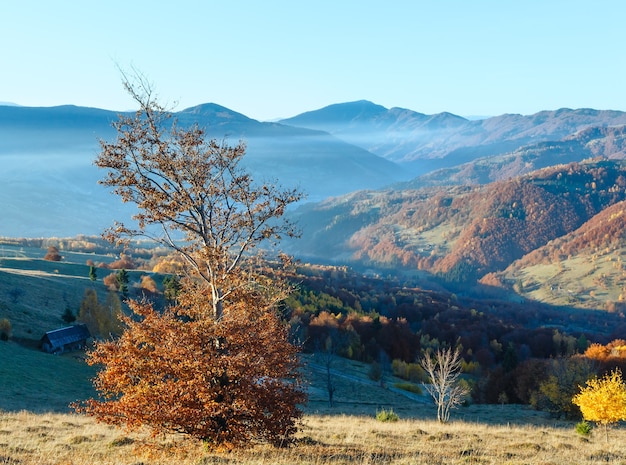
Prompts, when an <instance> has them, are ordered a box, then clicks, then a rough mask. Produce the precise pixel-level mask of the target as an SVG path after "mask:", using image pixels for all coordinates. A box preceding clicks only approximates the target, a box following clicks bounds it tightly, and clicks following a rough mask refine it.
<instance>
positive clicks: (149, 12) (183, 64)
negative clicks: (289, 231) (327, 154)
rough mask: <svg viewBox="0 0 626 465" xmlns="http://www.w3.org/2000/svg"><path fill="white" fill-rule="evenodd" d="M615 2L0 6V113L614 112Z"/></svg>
mask: <svg viewBox="0 0 626 465" xmlns="http://www.w3.org/2000/svg"><path fill="white" fill-rule="evenodd" d="M625 21H626V2H624V1H623V0H614V1H609V0H593V1H592V0H586V1H579V0H563V1H561V0H523V1H521V0H519V1H514V0H510V1H509V0H494V1H491V0H484V1H481V0H403V1H399V0H398V1H394V0H379V1H368V0H353V1H352V0H328V1H327V0H314V1H311V0H297V1H296V0H285V1H282V0H280V1H279V0H276V1H274V0H249V1H243V0H239V1H238V0H231V1H228V0H221V1H212V0H204V1H201V0H198V1H192V0H176V1H159V0H151V1H143V0H122V1H119V0H103V1H96V0H93V1H91V0H76V1H74V0H56V1H50V0H40V1H37V0H20V1H2V2H1V4H0V39H1V43H2V48H1V51H0V57H1V63H2V65H1V66H2V68H1V72H0V101H2V102H14V103H17V104H20V105H28V106H52V105H61V104H74V105H81V106H92V107H98V108H106V109H111V110H126V109H130V108H132V107H133V105H132V102H131V100H130V98H129V97H128V96H127V95H126V94H125V93H124V90H123V89H122V86H121V77H120V73H119V70H118V66H119V67H121V68H123V69H129V68H130V67H135V68H137V69H139V70H141V71H142V72H143V73H144V74H145V75H146V76H147V77H148V78H149V79H150V80H151V81H152V82H153V84H154V88H155V89H156V91H157V93H158V95H159V96H160V99H161V101H162V102H165V103H173V102H178V105H177V106H176V109H179V110H180V109H183V108H186V107H189V106H193V105H196V104H199V103H206V102H214V103H218V104H220V105H224V106H226V107H228V108H230V109H232V110H235V111H238V112H241V113H244V114H245V115H247V116H249V117H252V118H255V119H260V120H266V119H272V118H277V117H289V116H293V115H296V114H298V113H301V112H304V111H309V110H314V109H318V108H321V107H323V106H326V105H329V104H332V103H339V102H348V101H353V100H360V99H366V100H371V101H373V102H375V103H378V104H380V105H384V106H386V107H393V106H399V107H404V108H410V109H412V110H415V111H419V112H423V113H428V114H432V113H438V112H441V111H449V112H452V113H455V114H459V115H499V114H502V113H522V114H531V113H535V112H537V111H540V110H543V109H557V108H561V107H569V108H581V107H591V108H597V109H615V110H626V91H625V83H626V57H625V56H624V55H625V52H624V30H625V29H624V24H625Z"/></svg>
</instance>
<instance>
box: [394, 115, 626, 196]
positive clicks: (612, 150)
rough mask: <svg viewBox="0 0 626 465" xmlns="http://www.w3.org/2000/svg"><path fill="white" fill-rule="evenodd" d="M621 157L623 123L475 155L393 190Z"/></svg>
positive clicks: (625, 149)
mask: <svg viewBox="0 0 626 465" xmlns="http://www.w3.org/2000/svg"><path fill="white" fill-rule="evenodd" d="M598 156H599V157H606V158H611V159H624V158H625V157H626V126H612V127H590V128H587V129H584V130H582V131H580V132H577V133H575V134H572V135H570V136H567V137H565V138H564V139H563V140H560V141H546V142H539V143H536V144H532V145H526V146H522V147H519V148H518V149H516V150H514V151H513V152H510V153H506V154H503V155H495V156H491V157H484V158H478V159H476V160H473V161H470V162H468V163H463V164H460V165H457V166H454V167H450V168H442V169H439V170H435V171H432V172H431V173H428V174H425V175H422V176H419V177H417V178H415V179H413V180H411V181H407V182H403V183H399V184H398V185H396V186H394V187H395V188H397V189H416V188H420V187H424V186H438V185H449V184H488V183H490V182H494V181H503V180H506V179H510V178H512V177H515V176H520V175H523V174H528V173H531V172H532V171H536V170H538V169H541V168H546V167H549V166H553V165H558V164H566V163H572V162H581V161H583V160H585V159H588V158H593V157H598Z"/></svg>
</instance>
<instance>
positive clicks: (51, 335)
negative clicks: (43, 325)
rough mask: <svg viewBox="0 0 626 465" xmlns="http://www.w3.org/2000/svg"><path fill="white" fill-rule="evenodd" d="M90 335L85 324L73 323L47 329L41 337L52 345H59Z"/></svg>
mask: <svg viewBox="0 0 626 465" xmlns="http://www.w3.org/2000/svg"><path fill="white" fill-rule="evenodd" d="M90 336H91V335H90V334H89V330H88V329H87V326H85V325H74V326H67V327H65V328H60V329H55V330H53V331H48V332H47V333H46V334H45V335H44V336H43V338H42V339H47V340H48V341H49V342H50V344H51V345H52V346H54V347H59V346H63V345H65V344H71V343H73V342H78V341H81V340H83V339H87V338H88V337H90Z"/></svg>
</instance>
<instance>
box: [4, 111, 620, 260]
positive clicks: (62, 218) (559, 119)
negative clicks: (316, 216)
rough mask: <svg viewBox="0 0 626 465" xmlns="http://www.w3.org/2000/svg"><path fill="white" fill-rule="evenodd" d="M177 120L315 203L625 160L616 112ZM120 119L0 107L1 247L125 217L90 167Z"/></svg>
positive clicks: (109, 114)
mask: <svg viewBox="0 0 626 465" xmlns="http://www.w3.org/2000/svg"><path fill="white" fill-rule="evenodd" d="M173 115H174V116H175V117H176V118H177V119H178V121H179V124H180V125H182V126H185V125H191V124H198V125H200V126H201V127H203V128H206V130H207V134H208V135H209V136H210V137H215V138H218V139H226V140H228V141H231V142H233V143H234V142H236V141H238V140H240V139H242V140H244V141H245V142H246V144H247V145H248V156H247V157H246V161H245V162H246V164H247V166H248V167H249V169H250V170H251V171H252V173H253V175H254V177H255V178H256V179H257V180H261V181H262V180H277V181H279V182H280V183H281V184H284V185H287V186H299V187H300V188H301V189H302V190H303V191H305V192H306V193H307V194H308V195H309V197H308V201H319V200H322V199H324V198H327V197H332V196H342V195H346V194H348V193H351V192H356V191H359V190H371V189H380V188H382V187H384V186H391V185H395V189H396V190H398V189H415V188H421V187H424V186H428V185H431V186H432V185H434V186H436V185H450V184H459V185H464V184H468V183H470V184H476V183H489V182H493V181H498V180H505V179H508V178H511V177H514V176H517V175H520V174H524V173H529V172H531V171H533V170H536V169H539V168H545V167H548V166H551V165H552V164H554V163H570V162H572V161H576V162H579V161H582V160H583V159H586V158H591V157H596V156H602V157H607V158H623V157H624V156H626V155H625V153H626V149H625V146H626V143H625V142H624V135H625V133H626V130H625V129H624V127H625V126H624V125H626V113H623V112H619V111H608V110H592V109H579V110H570V109H560V110H554V111H543V112H539V113H536V114H534V115H528V116H523V115H514V114H505V115H500V116H496V117H491V118H487V119H483V120H469V119H466V118H462V117H460V116H457V115H453V114H451V113H447V112H443V113H439V114H435V115H426V114H423V113H419V112H416V111H412V110H409V109H404V108H397V107H394V108H391V109H387V108H385V107H383V106H381V105H377V104H374V103H372V102H369V101H367V100H361V101H357V102H348V103H340V104H335V105H330V106H328V107H325V108H322V109H320V110H315V111H311V112H306V113H303V114H301V115H297V116H294V117H292V118H287V119H285V120H281V121H279V122H271V123H270V122H259V121H257V120H254V119H252V118H249V117H247V116H246V115H243V114H241V113H238V112H235V111H232V110H230V109H228V108H226V107H223V106H221V105H218V104H215V103H206V104H201V105H196V106H193V107H189V108H185V109H183V110H181V111H177V112H175V113H173ZM117 117H118V112H113V111H108V110H102V109H97V108H85V107H76V106H72V105H64V106H58V107H21V106H7V105H4V106H3V105H0V163H1V166H0V201H1V202H3V204H4V205H6V207H5V211H7V212H10V213H11V214H10V215H8V216H7V217H6V221H5V222H4V225H3V226H2V227H0V235H22V236H33V235H38V236H41V235H73V234H79V233H87V234H88V233H97V232H99V231H100V230H101V229H102V224H101V223H104V226H106V225H108V224H110V218H109V216H110V217H112V218H116V217H117V216H119V213H116V212H119V211H121V210H119V208H120V207H119V204H118V200H117V199H116V198H114V197H113V196H111V195H109V194H108V192H106V191H104V189H103V188H101V186H98V185H97V180H98V179H99V178H100V177H102V174H103V173H100V172H98V170H97V169H96V168H95V167H94V166H93V165H92V161H93V160H94V158H95V156H96V155H97V153H98V151H99V144H98V140H99V139H105V140H106V139H110V138H112V137H115V132H114V130H113V129H112V128H111V123H112V122H113V121H115V120H116V119H117ZM438 168H440V170H439V171H436V170H437V169H438ZM419 174H422V175H423V176H422V177H418V178H415V179H413V180H411V179H412V178H414V177H415V176H417V175H419ZM399 182H402V183H403V184H398V183H399ZM100 212H104V213H102V214H101V213H100ZM124 214H127V213H124ZM103 215H104V216H107V218H103V217H102V216H103ZM344 252H345V251H337V253H338V254H342V253H344Z"/></svg>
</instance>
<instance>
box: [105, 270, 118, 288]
mask: <svg viewBox="0 0 626 465" xmlns="http://www.w3.org/2000/svg"><path fill="white" fill-rule="evenodd" d="M102 282H103V283H104V285H105V286H106V287H107V289H108V290H110V291H118V290H119V288H120V283H119V282H118V281H117V273H111V274H109V275H107V276H105V277H104V278H103V279H102Z"/></svg>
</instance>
